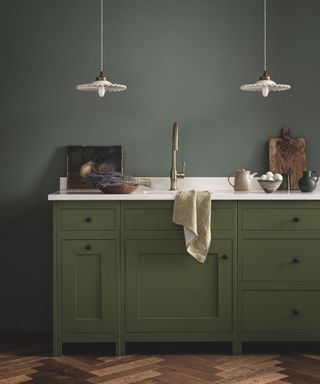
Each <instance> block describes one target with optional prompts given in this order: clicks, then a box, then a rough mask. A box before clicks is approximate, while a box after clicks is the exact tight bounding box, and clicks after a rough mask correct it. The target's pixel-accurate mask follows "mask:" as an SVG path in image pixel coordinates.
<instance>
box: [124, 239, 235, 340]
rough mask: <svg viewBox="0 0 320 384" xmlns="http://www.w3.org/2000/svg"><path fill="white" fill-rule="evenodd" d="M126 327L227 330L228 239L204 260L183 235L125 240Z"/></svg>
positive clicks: (229, 286)
mask: <svg viewBox="0 0 320 384" xmlns="http://www.w3.org/2000/svg"><path fill="white" fill-rule="evenodd" d="M125 281H126V296H125V301H126V302H125V308H126V309H125V314H126V322H125V330H126V332H195V333H201V332H218V331H220V332H231V330H232V300H231V297H232V296H231V292H232V240H215V241H214V247H213V248H212V249H211V250H210V253H209V255H208V257H207V260H206V261H205V263H204V264H201V263H199V262H198V261H196V260H195V259H194V258H193V257H192V256H190V255H188V254H187V253H186V251H185V244H184V241H183V240H141V239H137V240H126V242H125Z"/></svg>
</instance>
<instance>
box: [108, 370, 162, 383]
mask: <svg viewBox="0 0 320 384" xmlns="http://www.w3.org/2000/svg"><path fill="white" fill-rule="evenodd" d="M159 375H161V373H159V372H157V371H154V370H147V371H144V372H140V373H134V374H131V375H130V374H129V375H125V376H122V377H119V378H116V379H111V380H109V379H106V380H105V381H102V382H101V384H132V383H139V382H141V381H142V380H145V379H150V378H152V377H156V376H159Z"/></svg>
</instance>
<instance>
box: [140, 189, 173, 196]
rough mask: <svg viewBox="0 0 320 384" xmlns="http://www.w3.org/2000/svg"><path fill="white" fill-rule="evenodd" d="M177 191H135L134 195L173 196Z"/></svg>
mask: <svg viewBox="0 0 320 384" xmlns="http://www.w3.org/2000/svg"><path fill="white" fill-rule="evenodd" d="M176 192H177V191H166V190H163V189H162V190H155V189H149V190H148V189H147V190H144V191H137V192H136V193H144V194H146V195H164V194H168V193H171V194H175V193H176Z"/></svg>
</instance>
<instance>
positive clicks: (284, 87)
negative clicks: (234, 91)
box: [240, 79, 291, 92]
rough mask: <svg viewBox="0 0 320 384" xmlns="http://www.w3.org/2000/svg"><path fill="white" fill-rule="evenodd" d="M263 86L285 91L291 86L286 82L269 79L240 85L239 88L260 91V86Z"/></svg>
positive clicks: (270, 89)
mask: <svg viewBox="0 0 320 384" xmlns="http://www.w3.org/2000/svg"><path fill="white" fill-rule="evenodd" d="M264 87H267V88H268V89H269V91H287V90H289V89H290V88H291V87H290V85H288V84H277V83H275V82H274V81H272V80H271V79H270V80H258V81H257V82H256V83H254V84H245V85H241V87H240V89H241V90H242V91H249V92H261V91H262V88H264Z"/></svg>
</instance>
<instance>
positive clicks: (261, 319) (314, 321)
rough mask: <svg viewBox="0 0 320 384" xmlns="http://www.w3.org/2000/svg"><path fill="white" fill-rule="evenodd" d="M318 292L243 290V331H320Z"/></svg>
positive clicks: (319, 300) (319, 298)
mask: <svg viewBox="0 0 320 384" xmlns="http://www.w3.org/2000/svg"><path fill="white" fill-rule="evenodd" d="M319 304H320V292H318V291H245V292H243V293H242V310H241V312H242V331H243V332H244V333H292V332H294V333H299V332H305V333H308V332H309V333H312V332H320V305H319Z"/></svg>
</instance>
